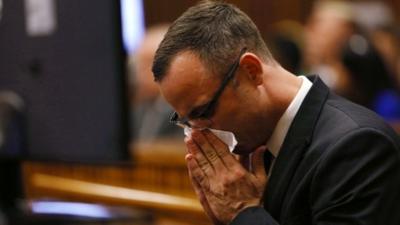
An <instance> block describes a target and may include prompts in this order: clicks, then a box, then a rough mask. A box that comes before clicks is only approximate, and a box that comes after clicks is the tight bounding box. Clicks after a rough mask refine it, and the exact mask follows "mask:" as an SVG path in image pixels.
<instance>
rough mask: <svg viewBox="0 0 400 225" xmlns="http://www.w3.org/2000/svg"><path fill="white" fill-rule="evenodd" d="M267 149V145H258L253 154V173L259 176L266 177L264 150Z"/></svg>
mask: <svg viewBox="0 0 400 225" xmlns="http://www.w3.org/2000/svg"><path fill="white" fill-rule="evenodd" d="M266 150H267V147H266V146H260V147H258V148H257V149H256V150H255V151H254V152H253V154H252V156H251V168H253V174H254V175H255V176H256V177H257V178H265V177H266V174H265V168H264V152H265V151H266Z"/></svg>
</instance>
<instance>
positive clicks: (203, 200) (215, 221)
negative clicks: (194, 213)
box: [189, 170, 221, 224]
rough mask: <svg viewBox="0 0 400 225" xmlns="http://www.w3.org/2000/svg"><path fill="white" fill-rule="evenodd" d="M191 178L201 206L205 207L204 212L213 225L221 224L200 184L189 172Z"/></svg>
mask: <svg viewBox="0 0 400 225" xmlns="http://www.w3.org/2000/svg"><path fill="white" fill-rule="evenodd" d="M189 178H190V180H191V182H192V186H193V188H194V191H195V192H196V195H197V196H198V197H199V201H200V204H201V205H202V206H203V209H204V212H205V213H206V214H207V216H208V217H209V218H210V219H211V221H212V222H213V224H221V222H220V221H219V220H218V218H217V217H216V216H215V214H214V213H213V211H212V210H211V207H210V204H209V203H208V200H207V197H206V195H205V194H204V191H203V190H202V189H201V187H200V184H199V183H198V182H197V181H196V179H194V178H193V175H192V174H191V172H190V170H189Z"/></svg>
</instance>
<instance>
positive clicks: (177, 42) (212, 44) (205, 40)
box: [153, 1, 271, 81]
mask: <svg viewBox="0 0 400 225" xmlns="http://www.w3.org/2000/svg"><path fill="white" fill-rule="evenodd" d="M243 47H247V49H248V50H249V51H251V52H254V53H256V54H257V55H258V56H259V57H261V58H262V59H263V60H264V61H265V62H266V61H268V60H269V59H270V58H271V54H270V53H269V50H268V48H267V47H266V45H265V43H264V41H263V39H262V37H261V35H260V33H259V31H258V29H257V27H256V25H255V24H254V23H253V22H252V21H251V19H250V18H249V17H248V16H247V15H246V14H245V13H243V12H242V11H240V10H239V9H238V8H236V7H235V6H233V5H230V4H227V3H223V2H214V1H203V2H201V3H200V4H198V5H196V6H193V7H191V8H189V9H188V10H187V11H186V12H185V13H184V14H183V15H182V16H181V17H179V18H178V19H177V20H176V21H175V22H174V23H173V24H172V26H171V27H170V28H169V30H168V32H167V34H166V35H165V38H164V40H163V41H162V42H161V44H160V46H159V48H158V50H157V53H156V56H155V58H154V64H153V73H154V77H155V80H156V81H161V80H162V79H163V77H164V76H165V74H166V71H167V70H168V68H169V65H170V63H171V60H172V59H173V57H174V56H176V55H177V54H178V53H180V52H182V51H184V50H189V51H192V52H193V53H195V54H196V55H197V56H199V57H200V59H201V61H202V62H203V63H204V64H205V65H207V69H209V70H210V71H211V72H213V73H215V74H219V75H222V73H224V72H225V71H226V70H227V69H228V66H229V63H230V62H232V60H233V59H234V58H235V57H236V56H237V54H239V52H240V50H241V48H243Z"/></svg>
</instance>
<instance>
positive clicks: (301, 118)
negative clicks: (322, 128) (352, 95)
mask: <svg viewBox="0 0 400 225" xmlns="http://www.w3.org/2000/svg"><path fill="white" fill-rule="evenodd" d="M311 80H313V81H314V82H313V86H312V88H311V89H310V91H309V92H308V94H307V96H306V98H305V99H304V101H303V103H302V105H301V107H300V109H299V111H298V113H297V114H296V116H295V118H294V120H293V123H292V124H291V126H290V128H289V131H288V133H287V135H286V138H285V141H284V142H283V145H282V148H281V150H280V153H279V155H278V157H277V158H276V159H275V165H274V168H273V171H272V174H271V177H270V179H269V182H268V186H267V189H266V193H265V199H264V207H265V209H266V210H267V211H268V212H269V213H270V214H271V215H272V216H273V217H274V218H275V219H276V220H278V221H280V219H281V218H280V217H281V209H282V204H283V200H284V198H285V195H286V193H287V189H288V187H289V185H290V182H291V180H292V177H293V175H294V174H295V172H296V169H297V167H298V165H299V163H300V162H301V160H302V158H303V155H304V152H305V150H306V149H307V147H308V145H309V144H310V142H311V138H312V133H313V130H314V126H315V123H316V121H317V120H318V118H319V115H320V112H321V110H322V107H323V105H324V103H325V101H326V99H327V96H328V93H329V89H328V88H327V87H326V86H325V84H324V83H323V82H322V81H321V80H320V79H319V78H318V77H312V78H311Z"/></svg>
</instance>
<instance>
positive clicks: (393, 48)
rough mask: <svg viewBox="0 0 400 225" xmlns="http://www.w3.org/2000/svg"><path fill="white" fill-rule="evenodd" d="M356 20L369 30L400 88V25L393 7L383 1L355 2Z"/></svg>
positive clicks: (364, 28)
mask: <svg viewBox="0 0 400 225" xmlns="http://www.w3.org/2000/svg"><path fill="white" fill-rule="evenodd" d="M353 12H354V20H355V21H356V23H357V24H358V25H359V26H360V27H362V28H363V30H365V31H367V32H368V34H369V36H370V40H371V41H372V43H373V45H374V46H375V48H376V49H377V51H378V52H379V54H380V55H381V56H382V59H383V60H384V63H385V65H386V67H387V68H388V70H389V72H390V74H391V75H392V79H393V81H394V82H395V85H396V86H397V88H398V89H400V27H399V25H398V24H397V23H396V20H395V18H394V13H393V11H392V9H391V8H390V7H389V6H388V5H386V4H385V3H384V2H381V1H366V2H354V3H353Z"/></svg>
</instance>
